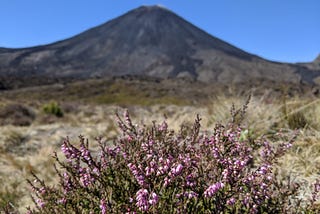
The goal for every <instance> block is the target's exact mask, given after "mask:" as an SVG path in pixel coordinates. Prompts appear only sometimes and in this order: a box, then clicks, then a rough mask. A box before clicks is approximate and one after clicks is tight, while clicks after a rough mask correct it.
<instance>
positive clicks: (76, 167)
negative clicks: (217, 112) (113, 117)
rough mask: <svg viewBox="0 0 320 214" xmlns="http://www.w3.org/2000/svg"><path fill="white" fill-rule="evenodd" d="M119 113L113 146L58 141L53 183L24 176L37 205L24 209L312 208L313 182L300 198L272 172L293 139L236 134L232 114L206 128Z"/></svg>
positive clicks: (186, 210) (173, 210)
mask: <svg viewBox="0 0 320 214" xmlns="http://www.w3.org/2000/svg"><path fill="white" fill-rule="evenodd" d="M238 113H239V114H241V116H242V113H241V111H240V112H239V111H238ZM232 116H233V117H237V115H236V113H234V114H233V115H232ZM123 118H124V119H121V117H120V116H118V115H117V123H118V125H119V128H120V129H121V130H122V135H121V136H119V138H118V140H117V141H115V142H114V145H108V144H107V143H106V142H104V141H103V139H102V138H98V139H97V141H98V144H99V146H100V151H99V152H95V153H92V151H90V149H89V147H88V142H87V143H85V140H84V138H83V137H82V136H80V146H79V147H76V146H74V145H72V144H71V143H70V141H69V139H66V140H65V141H64V142H63V144H62V146H61V150H62V152H63V154H64V156H65V161H62V160H60V159H59V158H58V157H57V155H55V158H56V162H57V165H58V166H59V167H56V171H57V174H58V175H59V177H60V185H59V186H55V187H48V186H46V185H45V183H44V182H43V181H41V180H40V179H39V178H38V177H37V176H36V175H34V176H35V178H36V181H37V182H36V183H33V182H29V183H30V185H31V186H32V189H33V191H34V202H35V205H36V208H35V209H34V210H31V209H29V213H46V212H47V213H53V212H54V213H83V212H84V213H137V212H138V213H141V212H142V213H155V212H157V213H168V212H169V213H266V212H268V213H281V212H284V211H285V212H288V213H290V212H297V211H299V212H300V211H301V212H304V211H306V210H308V211H312V212H315V213H317V212H318V211H319V209H318V208H317V206H316V201H317V199H318V192H319V190H320V184H319V183H320V182H319V181H318V182H316V184H315V185H314V190H313V194H312V198H311V199H310V201H308V202H305V203H300V201H299V199H298V198H297V197H296V193H297V188H298V185H297V184H295V183H292V182H291V183H285V182H282V181H279V180H277V177H276V176H274V171H273V169H274V164H275V163H276V161H277V160H278V159H279V158H280V157H281V156H282V155H283V154H284V153H285V152H286V151H287V150H288V149H289V148H290V147H291V145H292V143H293V142H292V140H290V141H289V142H280V143H278V144H273V143H270V142H268V141H267V140H265V139H263V138H261V139H258V140H255V141H253V140H252V139H246V138H243V137H241V136H243V129H242V128H241V126H240V125H239V124H238V123H236V122H235V121H236V120H235V119H234V118H233V119H232V120H231V122H230V123H227V124H224V125H221V124H217V125H216V128H215V129H214V130H213V131H212V132H206V134H204V133H202V132H201V131H200V118H199V117H197V118H196V120H195V123H194V125H193V127H191V128H190V130H189V131H181V132H179V133H174V132H173V131H172V130H169V128H168V125H167V124H166V123H165V122H163V123H161V124H159V125H157V124H155V123H154V124H153V125H152V126H151V127H146V126H142V127H139V126H137V125H134V124H133V123H132V121H131V119H130V117H129V114H128V112H125V114H124V116H123ZM288 201H290V204H289V203H288ZM292 204H295V205H296V206H292ZM302 205H303V206H302Z"/></svg>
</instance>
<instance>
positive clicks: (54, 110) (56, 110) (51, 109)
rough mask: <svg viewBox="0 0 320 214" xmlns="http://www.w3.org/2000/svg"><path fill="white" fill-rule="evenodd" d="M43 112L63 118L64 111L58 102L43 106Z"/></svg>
mask: <svg viewBox="0 0 320 214" xmlns="http://www.w3.org/2000/svg"><path fill="white" fill-rule="evenodd" d="M43 111H44V112H45V113H46V114H52V115H55V116H56V117H63V111H62V109H61V107H60V106H59V104H58V103H56V102H50V103H48V104H46V105H44V106H43Z"/></svg>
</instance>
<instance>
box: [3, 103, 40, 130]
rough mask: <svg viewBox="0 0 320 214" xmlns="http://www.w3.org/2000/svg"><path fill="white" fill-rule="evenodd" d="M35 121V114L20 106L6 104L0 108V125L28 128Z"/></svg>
mask: <svg viewBox="0 0 320 214" xmlns="http://www.w3.org/2000/svg"><path fill="white" fill-rule="evenodd" d="M34 119H35V113H34V111H32V110H31V109H30V108H29V107H26V106H24V105H21V104H16V103H12V104H6V105H4V106H2V107H0V125H14V126H29V125H31V123H32V122H33V120H34Z"/></svg>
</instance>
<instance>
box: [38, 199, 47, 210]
mask: <svg viewBox="0 0 320 214" xmlns="http://www.w3.org/2000/svg"><path fill="white" fill-rule="evenodd" d="M36 202H37V205H38V206H39V207H41V208H43V207H44V205H45V202H44V201H42V200H41V199H40V198H38V199H37V200H36Z"/></svg>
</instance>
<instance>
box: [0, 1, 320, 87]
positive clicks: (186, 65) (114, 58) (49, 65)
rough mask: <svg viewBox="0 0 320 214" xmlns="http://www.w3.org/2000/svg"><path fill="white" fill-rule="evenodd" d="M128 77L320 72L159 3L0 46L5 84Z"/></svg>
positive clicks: (276, 77) (288, 78)
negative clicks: (44, 38) (46, 38)
mask: <svg viewBox="0 0 320 214" xmlns="http://www.w3.org/2000/svg"><path fill="white" fill-rule="evenodd" d="M122 75H134V76H152V77H160V78H168V77H170V78H176V77H178V78H189V79H195V80H199V81H204V82H215V81H218V82H219V83H230V82H248V81H249V82H252V81H254V80H271V81H276V82H280V81H282V82H292V83H299V82H307V83H313V79H314V77H316V76H318V72H316V71H312V70H311V69H310V68H307V66H304V65H295V64H282V63H275V62H270V61H267V60H264V59H262V58H260V57H258V56H255V55H252V54H249V53H246V52H244V51H242V50H240V49H238V48H236V47H234V46H232V45H230V44H228V43H226V42H223V41H222V40H220V39H218V38H215V37H213V36H211V35H209V34H207V33H206V32H204V31H202V30H201V29H199V28H197V27H195V26H194V25H192V24H190V23H189V22H187V21H185V20H184V19H182V18H181V17H179V16H177V15H176V14H174V13H173V12H171V11H169V10H167V9H164V8H162V7H158V6H148V7H147V6H142V7H139V8H137V9H135V10H132V11H129V12H128V13H126V14H124V15H122V16H120V17H118V18H116V19H113V20H111V21H109V22H106V23H105V24H102V25H100V26H98V27H95V28H92V29H90V30H88V31H85V32H83V33H81V34H79V35H77V36H75V37H72V38H70V39H67V40H63V41H60V42H57V43H53V44H49V45H44V46H37V47H32V48H25V49H4V48H3V49H0V77H2V78H1V80H2V82H5V81H7V79H8V77H12V78H13V80H14V79H17V78H24V79H29V78H31V77H32V78H33V79H37V83H38V82H39V83H40V82H41V81H49V82H50V80H52V81H55V80H56V79H64V78H68V79H83V78H91V77H111V76H122ZM12 78H11V79H12Z"/></svg>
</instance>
